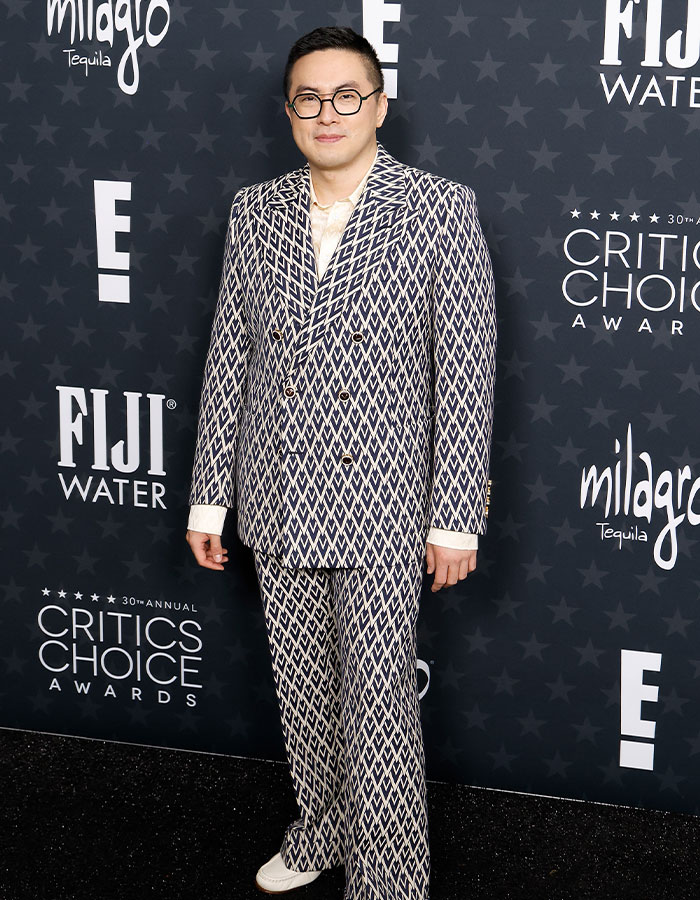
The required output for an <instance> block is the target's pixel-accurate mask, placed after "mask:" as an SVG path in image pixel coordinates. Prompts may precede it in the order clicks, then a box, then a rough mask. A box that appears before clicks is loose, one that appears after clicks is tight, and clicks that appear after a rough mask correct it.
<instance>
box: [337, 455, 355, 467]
mask: <svg viewBox="0 0 700 900" xmlns="http://www.w3.org/2000/svg"><path fill="white" fill-rule="evenodd" d="M340 458H341V460H342V461H343V465H344V466H350V465H352V456H350V454H349V453H343V455H342V456H341V457H340Z"/></svg>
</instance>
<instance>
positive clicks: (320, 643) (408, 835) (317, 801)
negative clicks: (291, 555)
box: [254, 552, 430, 900]
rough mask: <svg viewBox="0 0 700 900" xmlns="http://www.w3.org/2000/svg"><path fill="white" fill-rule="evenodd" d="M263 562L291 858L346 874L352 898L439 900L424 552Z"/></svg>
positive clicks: (304, 867)
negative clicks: (372, 562) (428, 773)
mask: <svg viewBox="0 0 700 900" xmlns="http://www.w3.org/2000/svg"><path fill="white" fill-rule="evenodd" d="M254 558H255V567H256V572H257V576H258V580H259V584H260V594H261V597H262V601H263V608H264V612H265V622H266V627H267V634H268V638H269V645H270V652H271V656H272V669H273V673H274V680H275V687H276V691H277V697H278V700H279V707H280V713H281V719H282V730H283V736H284V742H285V748H286V752H287V759H288V761H289V766H290V772H291V776H292V782H293V785H294V791H295V794H296V799H297V804H298V807H299V813H300V815H299V818H297V819H296V820H295V821H293V822H292V823H291V824H290V825H289V826H288V828H287V830H286V832H285V834H284V837H283V840H282V845H281V847H280V853H281V855H282V859H283V860H284V862H285V864H286V865H287V866H288V867H289V868H291V869H295V870H296V871H300V872H306V871H311V870H319V869H326V868H330V867H333V866H338V865H342V864H344V865H345V893H344V900H427V898H428V889H429V879H430V852H429V843H428V818H427V803H426V780H425V757H424V749H423V738H422V731H421V724H420V717H419V704H418V690H417V681H416V621H417V617H418V608H419V597H420V590H421V584H422V580H423V558H422V554H415V555H414V556H413V557H412V558H411V559H410V560H408V561H402V563H401V564H399V565H394V566H371V567H366V568H348V569H328V568H299V569H295V568H287V567H285V566H283V565H281V564H280V562H279V560H278V559H277V558H276V557H274V556H271V555H269V554H266V553H262V552H255V553H254Z"/></svg>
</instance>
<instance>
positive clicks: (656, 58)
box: [600, 0, 700, 108]
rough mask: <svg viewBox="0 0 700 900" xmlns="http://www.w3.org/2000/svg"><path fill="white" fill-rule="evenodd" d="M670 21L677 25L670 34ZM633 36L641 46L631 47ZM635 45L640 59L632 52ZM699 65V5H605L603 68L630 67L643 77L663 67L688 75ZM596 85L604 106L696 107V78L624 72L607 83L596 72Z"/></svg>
mask: <svg viewBox="0 0 700 900" xmlns="http://www.w3.org/2000/svg"><path fill="white" fill-rule="evenodd" d="M672 17H673V20H674V21H675V22H677V23H678V24H681V25H682V27H680V28H676V30H675V31H673V30H672V29H673V25H672V24H670V20H671V18H672ZM678 17H680V20H679V19H678ZM635 28H639V30H640V32H641V33H640V34H639V35H637V34H636V33H634V32H635ZM637 36H639V37H641V38H642V40H641V42H636V43H635V44H634V45H632V42H633V41H634V40H635V39H636V37H637ZM640 44H641V50H642V51H643V53H644V56H643V58H642V59H640V58H639V56H637V52H638V51H637V50H636V49H635V48H636V47H639V46H640ZM630 45H632V46H630ZM623 57H624V62H623ZM699 60H700V3H698V2H697V0H686V2H685V4H683V3H675V2H674V3H671V2H670V0H667V2H665V3H664V0H644V2H642V0H626V2H625V0H606V4H605V38H604V43H603V56H602V58H601V60H600V64H601V65H602V66H609V67H615V68H621V67H622V66H623V65H624V66H626V68H629V65H630V64H631V66H632V67H634V66H635V65H638V66H639V67H640V68H641V69H643V70H646V71H647V72H648V71H649V69H660V68H662V67H663V66H664V65H666V66H669V67H671V68H672V69H676V70H677V71H678V72H681V73H683V72H690V71H691V70H692V69H693V68H694V67H695V66H696V65H697V64H698V61H699ZM600 80H601V84H602V87H603V91H604V93H605V99H606V100H607V102H608V103H611V102H612V101H613V99H614V98H615V97H618V98H619V99H621V100H622V101H623V102H626V103H627V105H628V106H632V105H633V104H637V105H638V106H645V105H647V104H648V105H650V106H652V107H654V106H656V107H664V106H670V107H677V106H687V107H689V108H697V107H698V106H700V78H698V77H697V76H696V75H690V74H688V75H684V74H679V75H666V76H664V77H660V76H659V77H657V76H656V75H654V74H651V73H650V74H645V73H644V72H639V73H637V74H635V73H634V71H628V72H626V73H625V74H624V75H623V74H620V75H618V77H617V79H616V80H615V81H613V80H612V79H611V80H610V82H609V81H608V79H607V77H606V74H605V72H601V73H600Z"/></svg>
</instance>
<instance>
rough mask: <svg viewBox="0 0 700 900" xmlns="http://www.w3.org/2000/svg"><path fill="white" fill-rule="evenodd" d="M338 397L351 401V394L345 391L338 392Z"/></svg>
mask: <svg viewBox="0 0 700 900" xmlns="http://www.w3.org/2000/svg"><path fill="white" fill-rule="evenodd" d="M338 396H339V397H340V399H341V400H349V399H350V392H349V391H346V390H345V389H343V390H342V391H338Z"/></svg>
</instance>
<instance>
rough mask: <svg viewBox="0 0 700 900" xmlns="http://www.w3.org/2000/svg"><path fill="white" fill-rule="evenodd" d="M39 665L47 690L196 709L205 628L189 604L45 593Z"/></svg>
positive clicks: (40, 615)
mask: <svg viewBox="0 0 700 900" xmlns="http://www.w3.org/2000/svg"><path fill="white" fill-rule="evenodd" d="M41 596H42V605H41V607H40V609H39V611H38V613H37V624H38V626H39V632H40V645H39V647H38V650H37V659H38V661H39V665H40V666H41V668H42V670H43V671H44V672H45V673H46V675H47V679H48V681H47V684H48V690H49V691H50V692H57V693H64V692H65V691H70V692H73V693H75V694H83V695H90V696H93V697H94V696H95V695H96V694H97V695H98V696H100V697H112V698H114V699H117V698H118V699H120V700H126V701H130V702H138V701H151V702H156V703H158V704H169V703H171V702H175V703H176V702H179V703H184V705H186V706H188V707H194V706H196V705H197V692H198V691H199V690H200V689H201V687H202V683H201V677H200V669H201V663H202V658H203V657H202V651H203V647H204V643H203V639H202V626H201V625H200V624H199V622H197V621H196V620H195V619H194V618H192V614H196V612H197V609H196V607H195V606H194V605H192V604H187V603H180V602H174V601H173V602H170V601H167V600H151V599H138V598H136V597H127V596H123V597H118V596H114V595H113V594H109V595H105V596H101V595H99V594H96V593H92V594H89V593H87V592H86V593H83V592H82V591H74V592H69V591H66V590H63V589H62V588H61V589H59V590H51V589H50V588H43V590H42V591H41Z"/></svg>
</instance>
